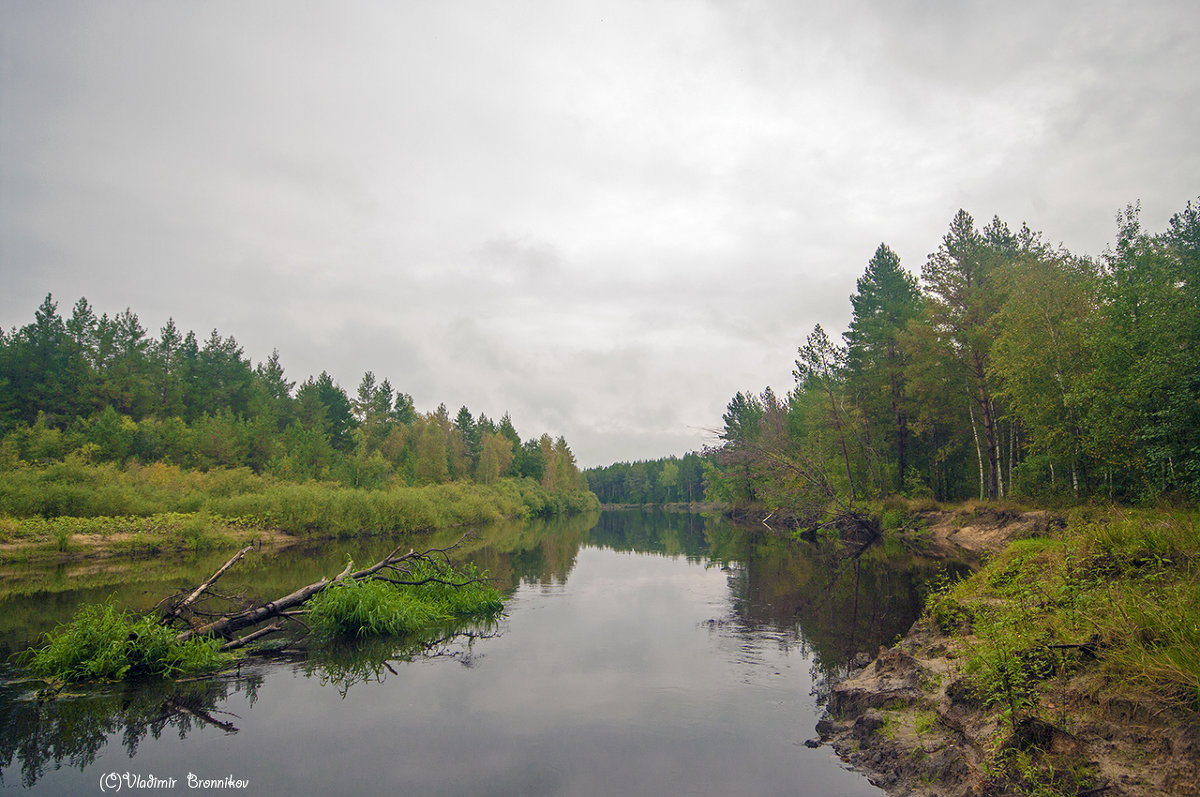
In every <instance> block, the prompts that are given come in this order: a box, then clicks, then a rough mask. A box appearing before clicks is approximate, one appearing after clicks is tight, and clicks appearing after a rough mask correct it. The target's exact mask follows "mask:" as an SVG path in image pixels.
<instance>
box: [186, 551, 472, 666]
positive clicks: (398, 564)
mask: <svg viewBox="0 0 1200 797" xmlns="http://www.w3.org/2000/svg"><path fill="white" fill-rule="evenodd" d="M466 536H467V535H465V534H464V535H463V536H462V537H460V538H459V539H458V541H457V542H455V543H454V544H453V545H450V546H447V547H445V548H431V549H429V550H427V551H421V552H417V551H414V550H413V549H412V548H409V550H408V552H407V553H404V554H401V553H400V550H401V549H402V548H403V547H404V546H403V545H401V546H397V547H396V548H394V549H393V550H392V552H391V553H389V554H388V555H387V556H385V557H384V558H383V559H380V560H379V561H378V562H376V563H375V564H373V565H371V566H370V567H367V568H363V569H362V570H358V571H355V572H351V570H350V568H351V567H353V562H351V563H349V564H347V565H346V569H345V570H343V571H342V572H341V573H339V574H338V575H336V576H334V577H333V578H323V579H321V580H320V581H318V582H316V583H314V584H308V585H307V586H303V587H301V588H299V589H297V590H296V591H294V592H292V593H289V594H287V595H284V596H283V597H280V598H276V599H275V600H273V601H270V602H268V603H265V604H263V605H261V606H256V607H252V608H248V609H245V610H243V611H240V612H233V613H229V614H226V615H223V616H221V617H218V618H217V619H216V620H212V621H210V622H207V623H204V624H202V625H192V624H191V623H190V622H189V627H188V628H187V629H185V630H183V631H182V632H180V633H179V634H178V635H177V636H176V637H175V641H176V642H186V641H187V640H189V639H191V638H193V637H197V636H219V637H224V638H225V639H229V640H230V641H229V642H227V643H226V644H225V645H223V646H222V650H233V649H235V648H239V647H242V646H243V645H245V644H247V643H249V642H251V641H253V640H255V639H259V638H261V637H263V636H266V635H267V634H270V633H273V632H275V631H279V630H282V629H283V628H284V627H285V626H284V623H282V622H280V623H276V624H274V625H272V626H270V627H267V628H262V629H260V630H258V631H253V632H251V633H249V634H247V635H246V636H243V637H241V638H239V639H233V638H232V637H233V635H234V634H236V633H237V632H239V631H242V630H244V629H247V628H254V627H255V626H259V625H262V624H263V623H265V622H266V621H268V620H271V619H274V618H277V617H284V616H295V615H296V614H297V612H295V611H293V610H295V609H296V608H297V607H299V606H302V605H303V604H304V603H305V602H306V601H308V600H309V599H310V598H312V597H313V596H314V595H317V594H319V593H320V592H322V591H324V590H325V589H328V588H329V587H331V586H333V585H334V584H337V583H338V582H340V581H343V580H352V581H363V580H381V581H388V582H390V583H392V584H398V585H407V586H419V585H421V584H428V583H432V582H437V583H442V584H448V585H450V586H455V587H463V586H466V585H467V584H474V583H478V582H480V581H482V579H478V578H471V579H467V580H465V581H461V582H455V581H448V580H445V579H441V578H436V577H434V578H423V579H420V580H416V581H413V580H406V579H405V578H404V576H406V575H410V574H411V570H410V569H409V567H407V566H406V565H409V564H415V563H417V562H419V561H427V562H429V561H433V557H435V556H437V555H441V556H442V557H443V558H445V557H446V554H447V553H448V552H449V551H452V550H454V549H455V548H457V547H458V546H459V545H461V544H462V542H463V540H464V539H466ZM248 550H249V548H245V549H243V550H241V551H239V552H238V553H237V554H235V555H234V556H233V557H232V558H231V559H230V560H229V561H228V562H226V563H225V564H224V565H222V566H221V567H220V568H219V569H218V570H217V571H216V572H215V573H213V574H212V575H211V576H210V577H209V578H208V579H207V580H205V582H204V583H203V584H201V585H200V586H199V587H197V588H196V589H195V590H194V591H192V592H191V593H190V594H189V595H188V596H187V597H186V598H184V599H183V600H182V601H180V602H179V603H178V604H177V605H176V606H174V607H173V608H171V609H170V610H168V611H167V612H166V613H165V614H164V616H163V621H164V622H165V623H169V622H172V621H173V620H175V619H177V618H180V612H181V611H182V610H183V609H184V608H186V607H189V606H191V605H193V604H194V603H195V602H196V601H197V600H198V599H199V598H200V596H201V595H203V594H204V593H205V592H207V591H209V590H210V589H211V588H212V586H213V585H214V584H215V583H216V582H217V579H219V578H220V577H221V576H222V575H224V574H225V573H226V572H227V571H228V570H229V569H230V568H231V567H233V565H234V564H236V563H237V562H238V561H239V560H240V559H241V558H242V557H243V556H245V554H246V552H247V551H248Z"/></svg>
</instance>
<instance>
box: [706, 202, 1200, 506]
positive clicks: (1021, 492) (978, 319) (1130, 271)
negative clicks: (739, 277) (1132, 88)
mask: <svg viewBox="0 0 1200 797" xmlns="http://www.w3.org/2000/svg"><path fill="white" fill-rule="evenodd" d="M850 303H851V310H852V312H851V320H850V323H849V328H848V329H847V331H846V332H845V333H844V335H843V336H842V340H841V341H836V340H834V339H831V338H830V336H829V335H828V334H827V333H826V332H825V330H823V329H822V328H821V327H820V326H819V325H817V326H816V327H815V328H814V329H813V330H812V332H811V334H809V335H808V337H807V339H806V340H805V341H804V343H803V345H802V346H800V347H799V349H798V357H797V360H796V367H795V371H794V372H793V377H794V379H795V382H794V386H793V388H792V389H791V390H789V391H788V392H787V393H786V395H783V396H780V395H777V394H776V393H775V392H774V391H772V390H771V389H770V388H767V389H766V390H764V391H762V392H761V393H755V392H753V391H750V392H739V393H738V394H736V395H735V396H734V397H733V399H732V400H731V401H730V402H729V404H728V406H727V408H726V412H725V414H724V416H723V418H722V420H723V428H722V430H721V432H720V444H719V445H718V446H717V447H716V449H715V451H714V453H715V455H716V458H717V462H718V463H719V465H718V468H717V469H714V470H713V472H712V473H711V474H710V480H709V491H710V493H711V494H712V497H714V498H719V499H722V500H726V501H729V502H732V503H735V504H737V503H754V502H761V503H764V504H766V505H770V506H786V505H788V504H789V502H790V503H791V504H804V503H806V502H807V503H818V504H819V503H820V502H823V501H826V502H827V501H828V500H829V499H830V498H831V497H835V496H836V497H839V498H849V499H851V500H853V499H862V498H870V497H876V496H883V495H888V494H905V495H909V496H929V497H933V498H936V499H938V500H961V499H967V498H981V499H998V498H1006V497H1010V496H1012V497H1016V496H1022V497H1033V498H1052V497H1057V498H1059V499H1061V500H1068V501H1081V500H1086V499H1089V498H1093V497H1102V498H1106V499H1113V500H1118V501H1145V500H1156V499H1159V498H1161V497H1170V496H1178V497H1181V498H1183V499H1190V500H1195V499H1200V200H1198V201H1197V203H1195V204H1193V203H1192V202H1190V201H1189V202H1188V203H1187V206H1186V208H1184V209H1183V210H1182V211H1180V212H1178V213H1176V214H1174V215H1173V216H1171V218H1170V219H1169V221H1168V224H1167V228H1166V230H1164V231H1162V232H1157V233H1152V232H1148V231H1146V230H1145V229H1143V227H1142V223H1141V219H1140V207H1139V206H1129V207H1127V208H1125V209H1124V210H1123V211H1122V212H1121V213H1119V214H1118V215H1117V235H1116V244H1115V246H1111V247H1109V248H1108V249H1106V251H1105V252H1104V253H1103V254H1102V255H1100V256H1099V257H1089V256H1079V255H1074V254H1072V253H1071V252H1069V251H1067V250H1066V249H1064V248H1062V247H1061V246H1058V247H1056V246H1051V245H1050V244H1048V243H1047V242H1046V240H1045V239H1044V237H1043V236H1042V234H1041V233H1038V232H1034V231H1032V230H1031V229H1030V228H1029V227H1028V226H1026V225H1022V226H1021V228H1020V229H1018V230H1016V231H1015V232H1014V231H1013V230H1012V229H1011V228H1010V227H1009V226H1008V225H1007V224H1006V223H1004V222H1003V221H1001V220H1000V219H999V218H993V219H992V221H991V222H990V223H988V224H987V225H986V226H984V227H983V228H982V229H980V228H979V227H978V226H977V225H976V223H975V221H974V219H973V218H972V217H971V215H970V214H968V213H967V212H966V211H963V210H960V211H959V212H958V213H957V214H956V215H955V216H954V218H953V219H952V220H951V222H950V227H949V230H948V231H947V232H946V234H945V236H944V237H943V238H942V241H941V244H940V245H939V246H938V248H937V250H936V251H934V252H933V253H931V254H930V255H929V256H928V258H927V259H926V261H925V263H924V265H923V266H922V268H921V275H920V279H918V278H917V277H915V276H914V275H913V274H911V273H909V272H908V271H906V270H905V269H904V268H903V267H902V266H901V264H900V258H899V257H898V256H897V254H896V253H895V252H894V251H893V250H892V249H891V248H890V247H888V246H887V245H886V244H880V246H879V247H878V249H877V250H876V251H875V254H874V256H873V257H872V258H871V259H870V261H869V262H868V263H867V267H866V270H865V272H864V273H863V275H862V277H860V278H859V280H858V283H857V290H856V292H855V293H854V294H853V295H852V296H851V297H850Z"/></svg>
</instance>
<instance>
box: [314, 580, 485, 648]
mask: <svg viewBox="0 0 1200 797" xmlns="http://www.w3.org/2000/svg"><path fill="white" fill-rule="evenodd" d="M477 578H479V574H478V573H477V572H476V570H475V568H474V566H468V567H467V568H465V569H464V570H462V571H456V570H454V569H452V568H450V567H449V566H447V565H434V564H430V563H426V562H422V563H421V564H420V565H419V566H418V567H415V568H414V569H413V572H412V573H411V574H410V575H409V576H408V577H407V578H406V579H405V580H406V581H412V582H421V581H426V582H427V583H423V584H419V585H417V584H414V585H407V584H406V585H400V584H394V583H392V582H390V581H346V582H344V583H340V584H337V585H335V586H332V587H330V588H329V589H326V590H324V591H323V592H320V593H318V594H317V595H315V596H314V597H313V598H312V599H310V600H309V601H308V603H307V604H306V608H307V609H308V613H309V614H308V622H309V625H311V626H312V628H313V630H314V631H316V632H317V633H318V634H320V635H322V636H325V637H347V636H402V635H404V634H411V633H414V632H417V631H422V630H425V629H427V628H430V627H435V626H440V625H447V624H451V623H454V622H458V621H463V620H470V619H482V618H487V617H495V616H496V615H497V614H499V613H500V611H501V610H503V608H504V599H503V597H502V596H501V595H500V593H499V592H498V591H497V590H496V589H495V588H494V587H492V586H490V585H489V584H487V583H484V582H482V581H473V580H474V579H477ZM468 582H471V583H468ZM455 585H461V586H455Z"/></svg>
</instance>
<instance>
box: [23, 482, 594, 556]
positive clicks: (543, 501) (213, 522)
mask: <svg viewBox="0 0 1200 797" xmlns="http://www.w3.org/2000/svg"><path fill="white" fill-rule="evenodd" d="M597 507H598V503H597V501H596V498H595V496H594V495H592V494H591V493H589V492H586V491H582V490H576V491H569V492H552V491H550V490H547V489H546V488H544V487H542V485H541V484H539V483H537V482H535V481H533V480H532V479H502V480H500V481H498V482H496V483H495V484H489V485H484V484H478V483H473V482H451V483H448V484H438V485H430V486H424V487H390V488H386V489H366V488H352V487H344V486H342V485H340V484H336V483H328V482H302V483H301V482H285V481H281V480H278V479H275V478H273V477H269V476H260V475H256V474H254V473H252V472H250V471H249V470H247V469H245V468H235V469H214V470H210V471H207V472H199V471H189V470H183V469H181V468H179V467H176V466H174V465H166V464H163V463H154V464H151V465H145V466H143V465H138V464H136V463H131V464H129V465H126V466H124V467H118V466H116V465H113V464H102V465H91V464H86V463H82V462H78V461H67V462H60V463H55V464H51V465H47V466H42V467H33V466H22V467H18V468H13V469H9V470H5V471H0V544H5V545H6V549H5V550H4V551H3V552H0V558H4V559H12V558H14V557H22V556H23V557H25V558H28V556H29V555H30V549H34V550H36V551H42V552H43V555H45V554H62V553H65V552H68V551H76V550H80V549H81V548H82V549H86V550H95V548H96V546H97V544H98V543H99V544H101V545H102V546H104V547H108V548H111V549H113V551H114V552H122V553H124V552H129V551H127V550H126V549H127V548H128V547H129V546H132V550H133V551H137V552H156V551H163V550H165V551H173V550H193V551H198V550H205V549H209V548H215V547H221V546H229V545H232V544H234V543H235V542H242V541H245V540H246V538H247V536H253V535H248V534H247V533H246V532H247V530H248V529H269V530H275V531H280V532H283V533H285V534H288V535H291V536H298V537H320V538H328V537H336V538H348V537H355V536H360V535H364V534H389V535H390V534H404V533H409V532H420V531H429V530H434V529H442V528H456V527H463V526H472V525H483V524H487V523H494V522H497V521H501V520H509V519H527V518H535V517H536V518H541V517H555V516H565V515H573V514H580V513H584V512H587V511H590V510H594V509H596V508H597ZM130 535H133V536H135V537H136V538H137V539H136V540H134V541H130V539H129V537H130ZM81 536H85V537H87V538H88V540H87V541H86V542H87V544H86V545H82V542H83V541H81V540H80V537H81ZM109 540H111V542H109Z"/></svg>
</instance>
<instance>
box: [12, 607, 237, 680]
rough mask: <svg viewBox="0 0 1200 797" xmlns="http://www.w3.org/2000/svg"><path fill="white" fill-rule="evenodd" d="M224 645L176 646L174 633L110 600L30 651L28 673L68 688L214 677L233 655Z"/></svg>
mask: <svg viewBox="0 0 1200 797" xmlns="http://www.w3.org/2000/svg"><path fill="white" fill-rule="evenodd" d="M219 648H220V642H219V641H218V640H215V639H209V638H201V637H197V638H195V639H191V640H189V641H187V642H184V643H182V644H181V643H177V642H175V632H174V631H172V630H171V629H170V628H165V627H163V626H161V625H159V624H158V622H157V621H156V618H154V617H153V616H142V617H139V616H137V615H134V614H132V613H130V612H127V611H124V610H122V609H120V608H118V607H117V606H116V605H115V604H114V603H113V602H112V601H111V600H109V601H107V602H105V603H99V604H91V605H89V606H84V607H83V608H82V609H80V610H79V612H78V613H77V614H76V615H75V617H74V618H73V619H72V620H71V621H70V622H69V623H66V624H64V625H61V626H59V627H58V628H56V629H55V630H54V631H52V632H50V633H49V634H47V635H46V640H45V644H44V645H43V646H42V647H40V648H34V649H32V650H30V651H28V653H27V655H26V659H27V665H28V667H29V669H30V670H31V671H32V672H33V673H35V674H37V675H39V676H41V677H43V678H48V679H52V680H58V681H64V682H68V683H74V682H80V681H120V680H123V679H126V678H134V677H137V676H152V675H158V676H170V677H173V676H178V675H188V674H195V673H202V672H211V671H213V670H218V669H221V668H222V667H224V666H225V665H226V664H228V663H229V662H230V661H231V660H232V658H233V657H232V656H230V655H229V654H226V653H221V652H220V651H219Z"/></svg>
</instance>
